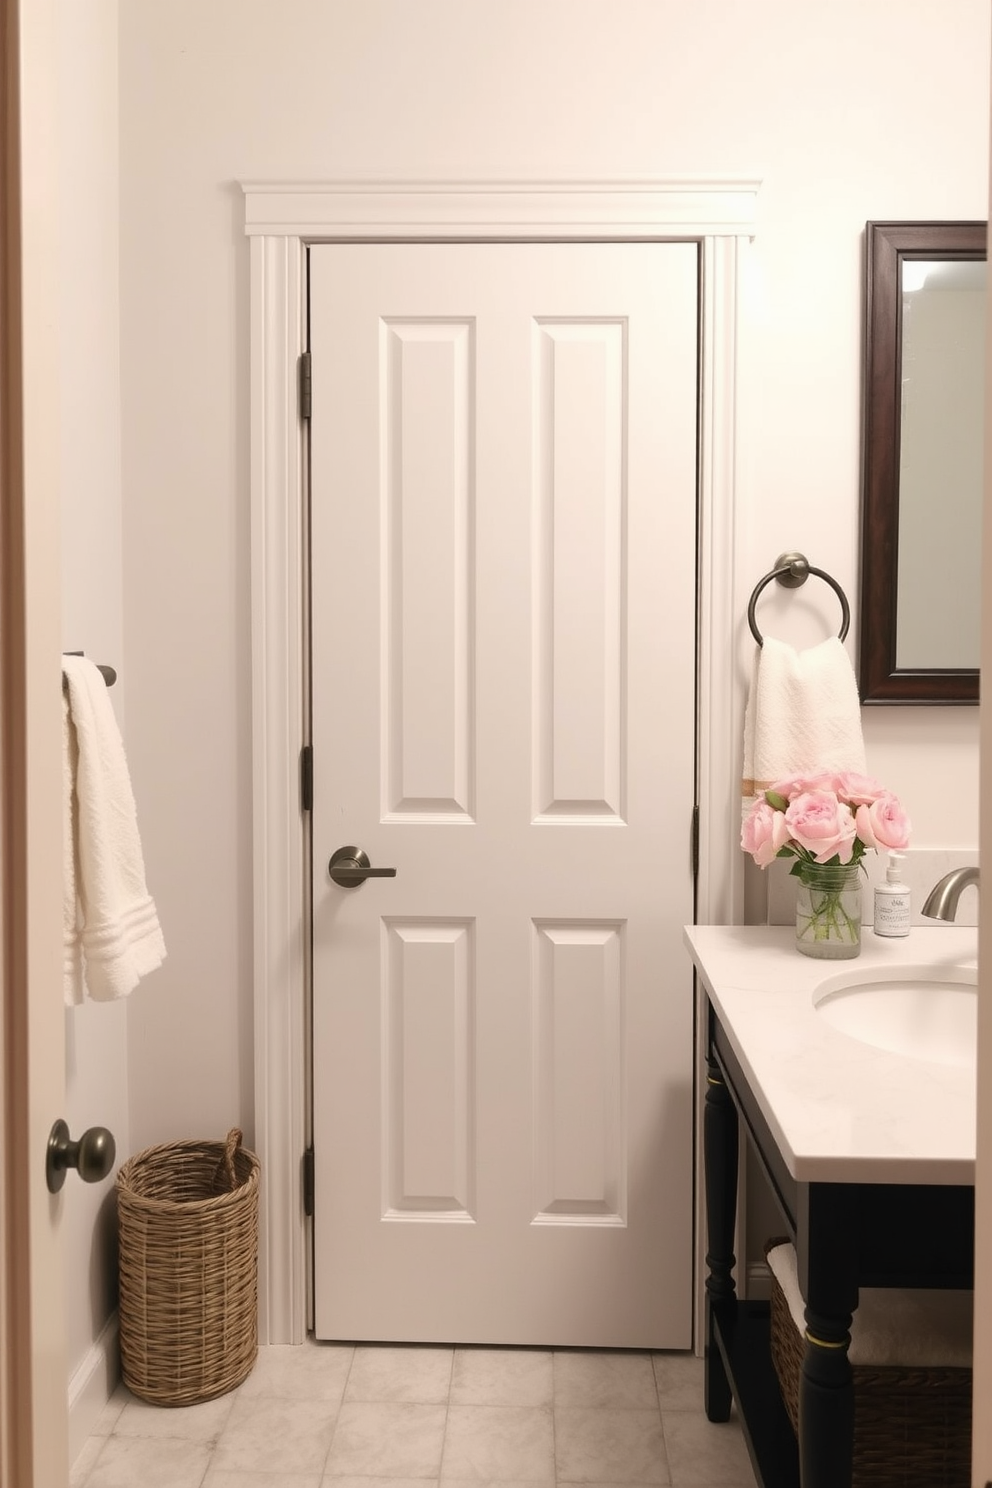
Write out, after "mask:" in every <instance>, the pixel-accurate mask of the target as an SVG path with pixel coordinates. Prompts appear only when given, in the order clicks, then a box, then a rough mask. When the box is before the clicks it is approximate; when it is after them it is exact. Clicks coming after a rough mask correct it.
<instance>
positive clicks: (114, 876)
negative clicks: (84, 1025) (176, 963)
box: [62, 656, 165, 1003]
mask: <svg viewBox="0 0 992 1488" xmlns="http://www.w3.org/2000/svg"><path fill="white" fill-rule="evenodd" d="M62 668H63V673H64V676H65V679H66V686H67V696H66V698H65V700H64V703H63V750H64V759H63V813H64V829H65V844H64V847H65V852H64V868H65V883H64V902H63V929H64V935H65V957H64V966H65V1000H66V1002H67V1003H77V1002H81V1001H82V999H83V996H84V994H86V993H88V994H89V996H90V997H92V998H94V999H95V1000H96V1001H99V1002H106V1001H110V1000H111V999H112V998H115V997H123V996H125V995H126V994H127V993H128V992H130V991H132V990H133V988H134V987H135V986H136V985H137V983H138V981H139V979H140V978H141V977H143V976H145V975H147V973H148V972H150V971H154V970H155V968H156V967H157V966H160V965H161V964H162V961H163V960H164V958H165V942H164V940H163V938H162V931H161V927H160V926H159V922H158V914H157V912H156V909H155V905H154V903H153V901H152V899H151V896H150V895H149V893H148V889H147V887H146V885H145V865H144V859H143V857H142V852H141V841H140V838H139V836H138V822H137V812H136V810H135V805H134V795H133V793H132V790H131V779H130V776H129V774H128V768H127V760H126V759H125V756H124V745H123V742H122V740H121V736H120V731H119V729H118V727H117V720H116V718H115V717H114V710H113V707H112V706H111V702H110V699H109V697H108V696H107V686H106V683H105V682H104V680H103V677H102V676H101V675H100V672H99V670H98V669H97V667H96V666H94V664H93V662H91V661H87V660H86V659H85V658H84V657H81V656H64V657H63V659H62Z"/></svg>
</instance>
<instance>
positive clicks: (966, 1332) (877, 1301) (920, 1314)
mask: <svg viewBox="0 0 992 1488" xmlns="http://www.w3.org/2000/svg"><path fill="white" fill-rule="evenodd" d="M767 1261H768V1266H769V1269H770V1270H771V1272H772V1274H773V1276H774V1277H775V1280H776V1281H777V1282H778V1284H779V1286H780V1287H781V1288H782V1295H783V1296H784V1297H785V1300H786V1302H787V1303H788V1304H789V1312H790V1314H791V1315H792V1321H793V1323H794V1324H795V1325H796V1328H797V1329H798V1331H799V1333H800V1334H803V1333H805V1331H806V1310H805V1304H804V1302H803V1296H802V1292H801V1291H800V1290H799V1272H798V1268H797V1266H796V1252H795V1248H794V1246H792V1245H791V1244H790V1243H789V1242H788V1241H786V1242H785V1243H784V1244H782V1245H776V1246H775V1247H774V1248H773V1249H772V1250H770V1251H769V1252H768V1255H767ZM974 1300H975V1299H974V1293H973V1292H970V1291H960V1290H959V1291H955V1290H944V1289H937V1288H932V1287H913V1288H902V1287H862V1288H861V1290H860V1294H859V1300H858V1307H857V1311H856V1312H855V1314H854V1321H853V1323H852V1324H851V1347H850V1349H849V1351H848V1358H849V1359H850V1361H851V1363H852V1364H865V1365H869V1364H870V1365H875V1366H879V1365H903V1366H904V1367H906V1368H909V1369H938V1368H943V1369H970V1368H971V1361H972V1313H973V1309H974Z"/></svg>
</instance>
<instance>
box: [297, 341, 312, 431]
mask: <svg viewBox="0 0 992 1488" xmlns="http://www.w3.org/2000/svg"><path fill="white" fill-rule="evenodd" d="M312 399H313V393H312V383H311V380H310V353H309V352H308V351H305V352H303V354H302V355H301V357H300V418H305V419H308V418H309V417H310V410H311V408H312V406H313V402H312Z"/></svg>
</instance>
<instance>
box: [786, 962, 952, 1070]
mask: <svg viewBox="0 0 992 1488" xmlns="http://www.w3.org/2000/svg"><path fill="white" fill-rule="evenodd" d="M977 978H978V973H977V971H976V968H975V967H974V966H900V967H899V968H898V970H896V969H895V968H890V967H885V966H877V967H873V968H871V969H870V970H869V969H868V968H865V969H864V970H859V971H854V970H852V971H848V972H843V973H841V974H840V975H838V976H831V977H827V978H826V979H825V980H824V981H822V982H821V983H820V984H819V986H818V987H817V988H816V991H815V992H814V993H813V1003H814V1006H815V1008H816V1011H817V1013H818V1014H819V1015H820V1016H821V1017H822V1018H824V1019H826V1021H827V1022H828V1023H829V1024H830V1025H831V1027H833V1028H837V1029H839V1030H840V1032H841V1033H846V1034H848V1035H849V1036H850V1037H851V1038H856V1039H860V1040H861V1042H862V1043H864V1044H871V1045H873V1046H874V1047H875V1048H876V1049H887V1050H888V1051H889V1053H891V1054H903V1055H907V1056H908V1057H909V1058H911V1059H926V1060H929V1061H931V1062H932V1063H936V1064H949V1065H953V1066H955V1067H956V1068H958V1069H974V1067H975V1038H976V1027H977V1017H978V997H977V992H978V988H977Z"/></svg>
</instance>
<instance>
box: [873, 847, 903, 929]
mask: <svg viewBox="0 0 992 1488" xmlns="http://www.w3.org/2000/svg"><path fill="white" fill-rule="evenodd" d="M905 856H906V854H905V853H900V852H890V853H889V866H888V867H887V868H886V870H885V882H884V883H880V884H876V886H875V934H876V935H888V936H897V935H908V934H909V919H910V913H909V885H908V884H905V883H903V881H902V878H901V877H900V872H899V870H900V866H901V864H902V862H903V859H904V858H905Z"/></svg>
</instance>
